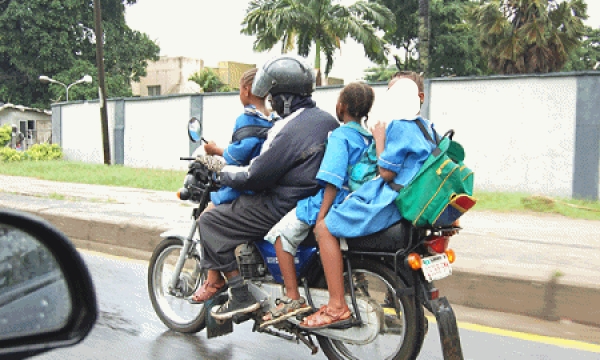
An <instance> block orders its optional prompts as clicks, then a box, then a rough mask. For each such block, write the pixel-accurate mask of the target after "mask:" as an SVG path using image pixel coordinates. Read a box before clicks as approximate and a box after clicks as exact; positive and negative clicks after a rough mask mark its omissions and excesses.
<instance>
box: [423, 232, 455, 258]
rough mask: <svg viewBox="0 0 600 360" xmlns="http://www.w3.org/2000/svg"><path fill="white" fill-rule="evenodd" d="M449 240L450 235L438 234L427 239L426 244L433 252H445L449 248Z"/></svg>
mask: <svg viewBox="0 0 600 360" xmlns="http://www.w3.org/2000/svg"><path fill="white" fill-rule="evenodd" d="M449 241H450V237H449V236H436V237H433V238H431V239H429V240H427V241H425V245H426V246H427V250H429V252H430V253H431V254H443V253H444V251H446V249H447V248H448V242H449Z"/></svg>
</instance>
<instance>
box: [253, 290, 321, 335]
mask: <svg viewBox="0 0 600 360" xmlns="http://www.w3.org/2000/svg"><path fill="white" fill-rule="evenodd" d="M275 304H276V305H277V307H276V308H275V309H273V310H270V311H269V312H268V313H267V314H266V315H265V316H263V323H262V324H260V327H261V328H264V327H267V326H269V325H275V324H277V323H279V322H281V321H283V320H286V319H289V318H291V317H292V316H296V315H298V314H302V313H305V312H308V311H310V310H311V307H310V306H308V305H306V300H305V299H304V298H303V297H300V299H298V300H294V299H290V298H289V297H287V296H284V297H282V298H281V299H276V300H275Z"/></svg>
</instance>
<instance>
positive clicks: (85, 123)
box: [60, 101, 115, 164]
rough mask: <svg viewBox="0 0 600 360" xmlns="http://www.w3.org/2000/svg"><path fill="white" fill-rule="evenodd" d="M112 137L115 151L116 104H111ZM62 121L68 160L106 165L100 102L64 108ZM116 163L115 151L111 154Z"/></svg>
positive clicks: (109, 114) (65, 153) (62, 134)
mask: <svg viewBox="0 0 600 360" xmlns="http://www.w3.org/2000/svg"><path fill="white" fill-rule="evenodd" d="M106 110H107V113H108V134H109V141H110V146H111V149H112V148H113V146H112V142H113V133H114V128H115V122H114V116H113V114H114V103H110V102H109V103H108V106H107V107H106ZM60 111H61V118H62V133H61V146H62V149H63V153H64V155H65V159H67V160H72V161H81V162H86V163H92V164H103V163H104V150H103V146H102V125H101V122H100V103H99V102H97V101H96V102H83V103H81V102H78V103H73V104H69V105H62V106H61V107H60ZM111 161H113V162H114V152H113V151H111Z"/></svg>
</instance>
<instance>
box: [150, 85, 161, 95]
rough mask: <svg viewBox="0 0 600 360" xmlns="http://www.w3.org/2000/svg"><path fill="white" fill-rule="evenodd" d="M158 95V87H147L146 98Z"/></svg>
mask: <svg viewBox="0 0 600 360" xmlns="http://www.w3.org/2000/svg"><path fill="white" fill-rule="evenodd" d="M158 95H160V85H153V86H148V96H158Z"/></svg>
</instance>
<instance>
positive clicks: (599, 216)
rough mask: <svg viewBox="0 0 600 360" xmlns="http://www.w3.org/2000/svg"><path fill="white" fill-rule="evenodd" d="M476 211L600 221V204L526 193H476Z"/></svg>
mask: <svg viewBox="0 0 600 360" xmlns="http://www.w3.org/2000/svg"><path fill="white" fill-rule="evenodd" d="M474 196H475V198H476V199H477V205H475V207H474V209H476V210H488V211H500V212H524V213H526V212H529V213H531V212H534V213H546V214H557V215H563V216H566V217H570V218H575V219H587V220H600V202H598V201H589V200H578V199H568V198H560V197H549V196H543V195H535V194H526V193H499V192H476V193H475V194H474Z"/></svg>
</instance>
